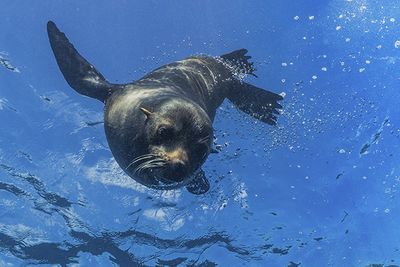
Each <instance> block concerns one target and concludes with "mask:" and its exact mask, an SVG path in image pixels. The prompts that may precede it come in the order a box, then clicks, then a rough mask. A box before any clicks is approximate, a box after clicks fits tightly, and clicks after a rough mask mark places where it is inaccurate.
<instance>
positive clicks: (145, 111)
mask: <svg viewBox="0 0 400 267" xmlns="http://www.w3.org/2000/svg"><path fill="white" fill-rule="evenodd" d="M140 110H141V111H142V112H143V113H144V115H146V117H147V118H150V117H151V116H152V115H153V114H154V113H153V112H151V111H150V110H148V109H145V108H140Z"/></svg>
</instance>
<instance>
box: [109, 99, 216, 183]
mask: <svg viewBox="0 0 400 267" xmlns="http://www.w3.org/2000/svg"><path fill="white" fill-rule="evenodd" d="M125 97H126V96H125ZM114 102H116V103H118V102H119V101H114ZM108 106H109V107H108V108H107V110H111V112H106V113H108V114H111V113H116V114H117V115H118V114H119V116H115V114H114V116H108V117H106V121H107V122H108V123H107V125H108V126H113V127H111V128H109V129H108V130H107V125H106V133H107V137H108V140H109V144H110V148H111V150H112V152H113V154H114V156H115V158H116V160H117V162H118V163H119V164H120V165H121V167H122V168H123V169H124V170H125V172H126V173H127V174H129V175H130V176H131V177H132V178H134V179H135V180H136V181H138V182H140V183H142V184H144V185H146V186H149V187H153V188H158V189H168V188H177V187H180V186H182V185H185V184H187V183H188V182H190V181H191V178H192V177H193V174H194V173H195V172H196V170H198V169H199V168H200V166H201V165H202V164H203V163H204V161H205V160H206V158H207V156H208V155H209V153H210V150H211V142H212V138H213V131H212V122H211V120H210V118H209V116H208V115H207V113H206V112H205V111H204V110H203V109H202V108H201V107H200V106H199V105H198V104H196V103H194V102H192V101H190V100H188V99H184V98H176V97H174V98H172V97H168V98H163V99H159V100H157V101H154V99H153V100H152V101H150V102H146V101H145V102H142V103H140V104H135V105H128V106H124V107H123V108H122V109H121V105H120V104H119V105H116V106H117V107H116V108H117V110H115V108H113V107H112V104H111V105H108ZM118 106H119V107H120V108H119V109H118ZM113 109H114V111H112V110H113ZM121 114H125V115H124V116H121ZM122 118H124V119H122ZM109 122H111V123H109ZM113 133H117V134H113Z"/></svg>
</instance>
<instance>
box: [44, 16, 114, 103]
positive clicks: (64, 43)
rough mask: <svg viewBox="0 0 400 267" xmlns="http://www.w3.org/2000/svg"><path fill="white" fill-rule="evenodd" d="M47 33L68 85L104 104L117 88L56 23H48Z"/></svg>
mask: <svg viewBox="0 0 400 267" xmlns="http://www.w3.org/2000/svg"><path fill="white" fill-rule="evenodd" d="M47 33H48V35H49V41H50V45H51V48H52V50H53V52H54V56H55V58H56V60H57V63H58V66H59V68H60V70H61V72H62V74H63V75H64V78H65V80H66V81H67V82H68V84H69V85H70V86H71V87H72V88H73V89H74V90H75V91H77V92H78V93H80V94H82V95H86V96H89V97H92V98H96V99H98V100H100V101H102V102H104V101H105V100H106V99H107V98H108V97H109V96H110V95H111V93H112V92H113V91H114V90H115V89H116V88H117V86H116V85H113V84H110V83H108V82H107V81H106V79H105V78H104V77H103V75H102V74H101V73H100V72H99V71H98V70H96V69H95V67H93V65H92V64H90V63H89V62H88V61H87V60H86V59H85V58H83V57H82V56H81V55H80V54H79V53H78V51H76V49H75V47H74V46H73V45H72V44H71V43H70V42H69V40H68V38H67V37H66V36H65V34H64V33H62V32H61V31H60V30H59V29H58V28H57V26H56V25H55V24H54V22H52V21H49V22H48V23H47Z"/></svg>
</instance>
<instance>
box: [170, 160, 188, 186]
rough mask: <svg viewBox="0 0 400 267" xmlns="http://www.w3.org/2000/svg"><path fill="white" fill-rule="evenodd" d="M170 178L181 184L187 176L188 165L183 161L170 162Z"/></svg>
mask: <svg viewBox="0 0 400 267" xmlns="http://www.w3.org/2000/svg"><path fill="white" fill-rule="evenodd" d="M168 165H169V170H170V171H169V172H170V174H169V176H170V178H171V179H172V180H174V181H176V182H181V181H183V179H184V178H185V175H186V165H185V163H184V162H183V161H182V160H179V159H173V160H171V161H170V162H169V164H168Z"/></svg>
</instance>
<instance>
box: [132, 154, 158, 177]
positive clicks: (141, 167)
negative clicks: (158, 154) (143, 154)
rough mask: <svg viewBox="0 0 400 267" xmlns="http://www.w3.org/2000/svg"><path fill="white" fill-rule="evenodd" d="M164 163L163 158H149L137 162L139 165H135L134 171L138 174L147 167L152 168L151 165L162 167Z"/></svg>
mask: <svg viewBox="0 0 400 267" xmlns="http://www.w3.org/2000/svg"><path fill="white" fill-rule="evenodd" d="M160 164H161V165H160ZM164 165H165V160H164V159H161V158H155V159H150V160H147V161H145V162H143V163H141V164H139V166H137V167H136V168H135V170H134V173H138V174H140V172H142V171H143V170H145V169H149V168H153V167H162V166H164Z"/></svg>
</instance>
